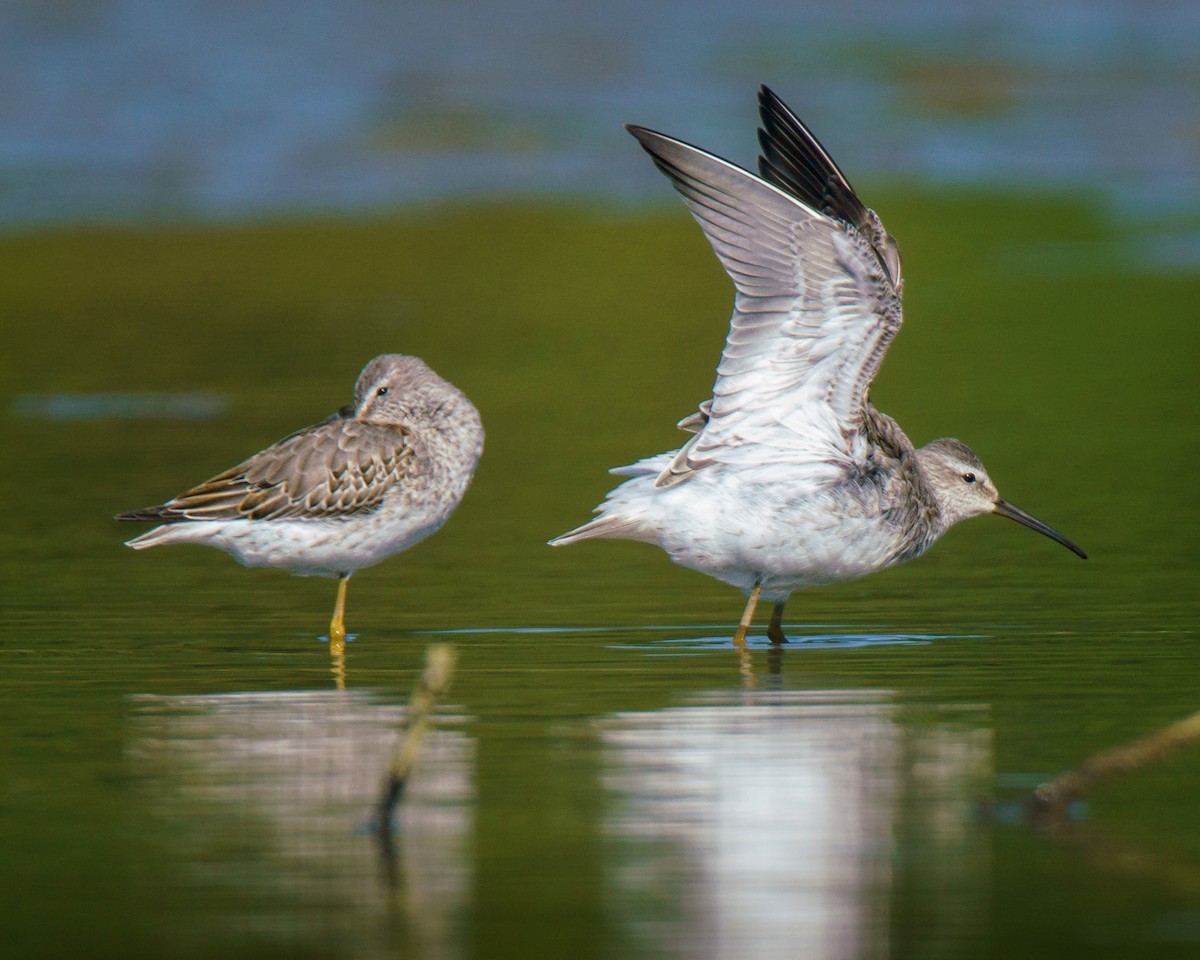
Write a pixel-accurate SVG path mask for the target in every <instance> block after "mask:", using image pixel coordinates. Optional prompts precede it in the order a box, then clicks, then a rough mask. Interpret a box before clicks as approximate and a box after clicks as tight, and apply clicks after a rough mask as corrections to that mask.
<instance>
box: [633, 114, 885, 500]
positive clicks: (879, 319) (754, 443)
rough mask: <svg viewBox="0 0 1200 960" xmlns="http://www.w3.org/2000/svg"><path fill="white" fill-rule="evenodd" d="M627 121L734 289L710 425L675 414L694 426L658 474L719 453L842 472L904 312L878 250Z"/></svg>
mask: <svg viewBox="0 0 1200 960" xmlns="http://www.w3.org/2000/svg"><path fill="white" fill-rule="evenodd" d="M629 129H630V132H631V133H633V134H634V136H636V137H637V138H638V140H639V141H641V143H642V146H644V147H645V148H646V150H647V151H648V152H649V153H650V154H651V155H652V156H653V157H654V159H655V162H656V163H657V164H658V166H659V168H660V169H661V170H662V171H663V172H664V173H666V174H667V176H668V177H670V179H671V181H672V183H673V184H674V186H675V188H676V189H677V190H678V191H679V192H680V193H681V194H682V195H683V198H684V200H685V201H686V202H687V204H688V207H689V208H690V209H691V212H692V214H693V216H694V217H695V218H696V219H697V221H699V223H700V226H701V227H702V228H703V230H704V233H705V235H706V236H707V237H708V239H709V242H710V243H711V244H712V247H713V250H714V251H715V252H716V254H717V257H718V258H719V259H720V261H721V264H722V265H723V266H724V268H725V270H726V272H728V274H729V276H730V277H731V278H732V280H733V283H734V286H735V287H736V290H737V294H736V298H735V300H734V311H733V317H732V320H731V324H730V331H729V337H728V339H727V340H726V342H725V349H724V351H723V352H722V354H721V362H720V365H719V366H718V367H717V379H716V383H715V385H714V387H713V398H712V401H711V406H710V407H709V408H708V410H707V414H708V416H707V422H704V419H703V417H702V416H700V417H698V418H697V415H693V417H690V418H687V419H686V420H685V421H684V422H683V423H684V424H687V425H688V426H686V427H685V429H695V428H697V427H698V428H699V429H698V430H697V432H696V435H695V436H694V437H693V438H692V439H691V440H690V441H689V442H688V444H687V445H686V446H684V447H683V448H682V449H681V450H680V451H679V453H678V454H677V455H676V456H675V457H674V459H673V460H672V461H671V462H670V464H669V465H668V466H667V467H666V469H664V470H663V471H662V473H661V474H660V476H659V478H658V480H657V482H656V485H658V486H668V485H671V484H674V483H678V482H680V481H682V480H684V479H686V478H687V477H688V476H690V475H691V474H692V473H694V472H695V471H697V470H700V469H703V468H704V467H706V466H709V465H711V464H716V463H726V464H736V463H740V462H746V463H754V464H764V463H780V462H786V463H787V464H789V466H790V467H791V468H793V469H794V470H797V471H799V472H801V473H803V474H806V475H808V476H810V477H811V478H812V479H813V480H817V481H819V480H821V479H823V478H825V477H828V478H829V479H831V480H832V479H837V478H840V477H841V476H844V474H845V471H846V470H847V469H853V468H854V467H856V466H857V465H860V464H861V463H862V462H863V461H864V459H865V457H866V455H867V452H868V451H867V449H866V441H865V440H864V434H863V431H862V420H863V416H864V413H865V410H866V406H867V390H868V388H869V386H870V383H871V380H872V378H873V377H874V375H875V373H876V371H877V370H878V368H879V364H880V362H881V360H882V359H883V354H884V352H885V351H886V350H887V347H888V344H889V343H890V342H891V340H892V338H893V337H894V336H895V334H896V331H897V330H898V329H899V327H900V321H901V311H900V298H899V295H898V293H897V291H896V289H895V287H894V286H893V284H892V282H891V280H890V279H889V277H888V275H887V272H886V270H885V268H884V266H883V264H882V263H881V261H880V257H879V255H878V254H877V252H876V251H875V250H874V249H873V248H872V246H871V244H870V243H868V242H867V240H865V239H864V238H863V237H862V236H861V235H860V234H859V233H858V231H857V230H856V229H855V228H854V227H853V226H851V225H848V224H846V223H843V222H840V221H838V220H835V219H833V218H831V217H828V216H826V215H824V214H822V213H819V212H818V211H816V210H814V209H812V208H811V207H809V206H807V205H806V204H805V203H803V202H802V201H800V200H799V199H797V198H796V197H793V196H791V195H790V194H788V193H786V192H785V191H783V190H781V189H779V188H777V187H775V186H773V185H771V184H770V183H767V182H766V181H764V180H762V179H761V178H759V177H758V176H755V175H754V174H752V173H749V172H747V171H745V170H743V169H741V168H740V167H737V166H734V165H733V164H731V163H728V162H727V161H725V160H722V159H721V158H719V157H716V156H714V155H712V154H710V153H707V152H705V151H703V150H700V149H698V148H696V147H693V146H691V145H690V144H686V143H683V142H682V141H679V140H675V139H673V138H671V137H666V136H663V135H662V134H659V133H655V132H653V131H650V130H646V129H644V128H640V127H630V128H629ZM706 405H707V404H706ZM703 412H704V407H703V406H702V413H703ZM700 424H703V425H702V426H701V425H700ZM681 425H683V424H681Z"/></svg>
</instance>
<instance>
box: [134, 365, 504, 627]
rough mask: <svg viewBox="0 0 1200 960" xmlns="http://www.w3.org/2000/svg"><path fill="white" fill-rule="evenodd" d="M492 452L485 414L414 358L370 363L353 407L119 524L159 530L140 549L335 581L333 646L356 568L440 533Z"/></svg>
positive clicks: (357, 387) (138, 543)
mask: <svg viewBox="0 0 1200 960" xmlns="http://www.w3.org/2000/svg"><path fill="white" fill-rule="evenodd" d="M482 452H483V426H482V424H481V423H480V420H479V412H478V411H477V410H476V409H475V407H474V405H472V403H471V401H470V400H468V399H467V397H466V395H465V394H464V393H463V392H462V391H461V390H459V389H458V388H457V387H455V386H454V385H453V384H451V383H448V382H447V381H445V380H443V379H442V378H441V377H439V376H438V375H437V374H436V373H434V372H433V371H432V370H431V369H429V367H428V366H426V365H425V363H424V362H423V361H421V360H419V359H417V358H416V357H406V356H402V355H401V354H398V353H386V354H383V355H381V356H378V357H376V358H375V359H374V360H372V361H371V362H370V363H368V364H367V365H366V366H365V367H364V368H363V371H362V373H360V374H359V376H358V381H357V382H356V383H355V385H354V403H353V404H352V405H350V406H346V407H343V408H342V409H341V410H339V411H338V412H337V413H335V414H333V415H332V416H330V417H328V418H327V419H325V420H322V421H321V422H320V423H318V424H316V425H314V426H311V427H308V428H307V429H304V430H301V431H299V432H298V433H293V434H292V435H291V436H290V437H285V438H284V439H283V440H280V441H279V442H278V443H276V444H273V445H271V446H269V447H267V449H265V450H263V451H261V452H260V453H256V454H255V455H254V456H252V457H251V458H250V459H249V460H246V461H244V462H242V463H239V464H238V465H237V466H236V467H232V468H231V469H229V470H226V471H225V472H224V473H220V474H218V475H217V476H215V477H213V478H212V479H211V480H207V481H205V482H204V483H202V484H200V485H199V486H197V487H193V488H192V489H190V490H188V491H186V492H184V493H181V494H179V496H177V497H175V498H174V499H172V500H168V501H167V502H166V503H164V504H161V505H159V506H157V507H146V508H145V509H143V510H131V511H129V512H128V513H122V514H119V515H118V516H117V519H118V520H157V521H162V525H161V526H158V527H155V528H154V529H153V530H151V531H150V532H149V533H144V534H142V535H141V536H140V537H136V538H134V539H133V540H130V541H129V542H128V546H130V547H133V549H135V550H143V549H145V548H146V547H156V546H158V545H159V544H164V543H204V544H208V545H209V546H211V547H216V548H217V549H218V550H224V551H225V552H226V553H229V554H231V555H232V556H233V557H234V559H236V560H237V561H238V562H239V563H241V564H244V565H245V566H247V567H280V568H282V569H285V570H290V571H291V572H292V573H295V574H298V575H300V576H324V577H337V578H338V580H339V582H338V593H337V603H336V605H335V606H334V611H333V620H332V622H331V623H330V626H329V639H330V641H331V643H333V644H338V645H340V644H341V643H342V642H343V641H344V640H345V637H346V627H345V609H346V584H347V582H348V581H349V579H350V575H351V574H352V573H354V572H355V571H356V570H361V569H362V568H363V567H369V566H372V565H373V564H376V563H379V561H380V560H383V559H385V558H386V557H390V556H391V555H392V554H394V553H399V552H400V551H401V550H406V549H408V548H409V547H411V546H412V545H413V544H415V543H418V542H419V541H421V540H424V539H425V538H426V537H428V536H429V535H430V534H431V533H433V532H434V531H436V530H437V529H438V528H439V527H441V525H442V524H443V523H445V522H446V520H447V518H448V517H449V516H450V514H451V513H453V512H454V508H455V507H457V506H458V503H459V501H460V500H461V499H462V497H463V494H464V493H466V490H467V486H468V485H469V484H470V482H471V477H472V475H473V474H474V472H475V465H476V464H477V463H478V462H479V456H480V454H481V453H482Z"/></svg>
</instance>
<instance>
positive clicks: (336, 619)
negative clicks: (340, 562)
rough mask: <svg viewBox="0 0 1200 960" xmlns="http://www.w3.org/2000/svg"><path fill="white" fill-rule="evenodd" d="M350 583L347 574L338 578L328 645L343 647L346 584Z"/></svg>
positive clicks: (344, 638)
mask: <svg viewBox="0 0 1200 960" xmlns="http://www.w3.org/2000/svg"><path fill="white" fill-rule="evenodd" d="M349 582H350V575H349V574H342V576H340V577H338V592H337V603H335V604H334V605H333V620H332V621H330V623H329V643H330V645H331V646H332V645H334V644H337V645H339V646H340V645H343V644H345V642H346V584H348V583H349Z"/></svg>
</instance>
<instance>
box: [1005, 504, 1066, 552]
mask: <svg viewBox="0 0 1200 960" xmlns="http://www.w3.org/2000/svg"><path fill="white" fill-rule="evenodd" d="M992 512H993V513H998V514H1000V516H1002V517H1008V518H1009V519H1010V520H1016V521H1017V523H1023V524H1024V525H1025V526H1027V527H1028V528H1029V529H1030V530H1036V531H1037V532H1038V533H1040V534H1043V535H1044V536H1047V537H1049V538H1050V539H1051V540H1054V541H1055V542H1057V543H1061V544H1062V545H1063V546H1064V547H1066V548H1067V549H1068V550H1070V551H1071V552H1072V553H1074V554H1075V555H1076V556H1078V557H1081V558H1083V559H1084V560H1086V559H1087V554H1086V553H1084V552H1083V551H1082V550H1080V549H1079V547H1077V546H1075V544H1073V543H1072V542H1071V541H1070V540H1068V539H1067V538H1066V537H1064V536H1063V535H1062V534H1061V533H1059V532H1058V531H1057V530H1055V529H1054V528H1053V527H1048V526H1046V524H1044V523H1042V521H1041V520H1039V519H1037V518H1036V517H1031V516H1030V515H1029V514H1027V513H1026V512H1025V511H1024V510H1022V509H1021V508H1020V507H1014V506H1013V505H1012V504H1011V503H1009V502H1008V501H1007V500H997V501H996V506H995V507H994V508H993V510H992Z"/></svg>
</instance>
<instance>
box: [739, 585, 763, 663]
mask: <svg viewBox="0 0 1200 960" xmlns="http://www.w3.org/2000/svg"><path fill="white" fill-rule="evenodd" d="M760 593H762V586H761V585H760V584H757V583H756V584H755V585H754V589H753V590H751V591H750V599H749V600H747V601H746V609H745V611H744V612H743V613H742V621H741V623H739V624H738V628H737V630H736V631H735V632H734V634H733V645H734V646H735V647H744V646H745V645H746V631H747V630H749V629H750V621H751V620H753V619H754V608H755V607H756V606H758V595H759V594H760Z"/></svg>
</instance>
